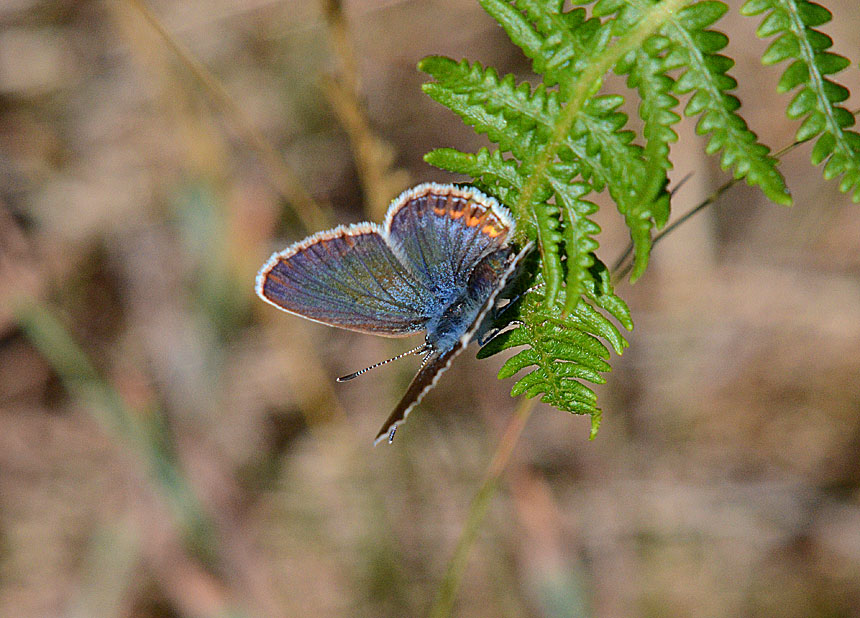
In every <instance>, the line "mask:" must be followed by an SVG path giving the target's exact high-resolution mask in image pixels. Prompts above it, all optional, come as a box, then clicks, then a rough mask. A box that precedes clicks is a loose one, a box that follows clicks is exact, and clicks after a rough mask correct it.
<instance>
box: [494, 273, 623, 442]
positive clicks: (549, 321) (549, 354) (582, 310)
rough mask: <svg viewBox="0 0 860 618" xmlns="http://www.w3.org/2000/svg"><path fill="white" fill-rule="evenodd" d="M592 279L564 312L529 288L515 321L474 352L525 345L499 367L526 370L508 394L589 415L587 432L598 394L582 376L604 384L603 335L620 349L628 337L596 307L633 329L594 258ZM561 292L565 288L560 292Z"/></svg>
mask: <svg viewBox="0 0 860 618" xmlns="http://www.w3.org/2000/svg"><path fill="white" fill-rule="evenodd" d="M593 261H594V263H593V265H592V271H593V275H594V278H592V279H589V281H588V283H587V284H586V292H585V298H582V299H580V300H579V302H578V303H577V305H576V308H575V309H574V311H573V312H571V313H570V314H569V315H567V316H563V315H562V314H561V312H560V311H559V309H558V308H557V307H550V308H548V307H547V306H546V303H545V302H544V294H543V292H542V290H541V289H540V288H539V287H538V288H534V289H532V290H531V291H529V292H527V293H526V294H525V295H524V296H523V297H522V298H521V299H520V300H518V301H517V306H516V317H515V320H514V322H515V323H516V326H515V327H514V328H511V329H510V330H507V331H504V332H503V333H501V334H500V335H498V336H496V337H495V338H493V339H492V340H491V341H490V342H489V343H488V344H487V345H485V346H484V347H483V348H481V350H480V351H479V352H478V358H487V357H489V356H492V355H493V354H497V353H499V352H501V351H503V350H507V349H511V348H518V347H523V346H525V349H523V350H520V351H519V352H517V353H516V354H514V355H513V356H512V357H510V358H509V359H508V360H507V361H505V363H504V365H502V368H501V369H500V370H499V378H500V379H501V378H508V377H512V376H514V375H516V374H517V373H519V372H520V371H523V370H526V369H530V371H528V373H526V374H525V375H524V376H522V377H521V378H520V379H519V380H518V381H517V382H516V383H515V384H514V386H513V388H512V389H511V396H514V397H516V396H518V395H523V394H524V395H526V396H527V397H536V396H538V395H540V396H541V401H543V402H545V403H548V404H550V405H552V406H555V407H557V408H559V409H561V410H567V411H568V412H572V413H574V414H588V415H590V416H591V418H592V437H594V435H595V433H596V431H597V426H598V424H599V421H600V409H599V408H598V407H597V396H596V395H595V393H594V391H592V390H591V389H590V388H589V387H588V386H586V385H585V384H583V383H582V382H581V380H586V381H588V382H591V383H593V384H603V383H604V382H605V381H606V380H605V379H604V378H603V376H602V375H601V373H602V372H606V371H609V369H610V366H609V363H608V362H607V359H608V358H609V349H608V348H607V347H606V346H605V345H604V344H603V343H602V342H601V341H600V339H598V337H600V338H603V339H604V340H606V341H607V342H609V344H610V345H611V346H612V348H613V349H614V350H615V352H616V353H618V354H620V353H621V352H622V351H623V350H624V348H625V347H627V340H626V339H624V337H623V336H622V335H621V333H620V331H619V330H618V328H617V327H616V326H615V325H614V324H613V323H612V322H611V321H610V320H609V319H608V318H607V317H606V316H605V315H604V314H603V313H601V312H600V311H599V310H598V309H597V308H595V305H596V306H597V307H599V308H600V309H602V310H603V311H605V312H607V313H609V314H610V315H612V316H613V317H615V318H616V319H617V320H618V321H619V322H620V323H621V324H622V325H623V326H624V327H625V328H627V329H628V330H630V329H632V328H633V322H632V320H631V319H630V311H629V309H628V308H627V305H626V304H625V303H624V301H623V300H621V299H620V298H619V297H618V296H616V295H615V294H614V293H613V292H612V288H611V284H610V282H609V272H608V270H607V269H606V267H605V266H604V265H603V264H602V263H601V262H600V261H599V260H597V259H596V258H593ZM561 293H562V294H563V293H564V292H561Z"/></svg>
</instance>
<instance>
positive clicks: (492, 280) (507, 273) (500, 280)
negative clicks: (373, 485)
mask: <svg viewBox="0 0 860 618" xmlns="http://www.w3.org/2000/svg"><path fill="white" fill-rule="evenodd" d="M533 247H534V244H533V243H531V242H530V243H528V244H527V245H526V246H525V247H523V249H522V250H521V251H520V252H519V253H517V254H516V255H514V254H513V252H512V251H511V250H510V249H506V250H501V251H497V252H495V253H493V254H491V255H489V256H487V257H486V258H485V259H484V260H482V261H481V262H480V263H479V265H478V266H477V267H476V268H475V272H474V274H473V277H472V284H473V285H475V286H478V287H477V288H476V293H478V294H480V295H482V296H485V298H484V301H483V303H482V304H481V305H480V309H479V310H478V312H477V314H476V315H475V317H474V319H473V321H472V324H471V325H470V326H469V327H468V328H467V329H466V331H465V332H464V333H463V334H462V336H460V338H459V339H458V340H457V341H456V342H455V343H454V344H453V346H452V347H451V348H450V349H448V350H444V349H441V350H434V351H433V352H431V354H430V356H429V357H428V358H427V359H426V360H425V361H424V364H423V365H422V366H421V369H420V370H419V371H418V373H417V374H415V377H414V378H412V382H410V384H409V388H407V389H406V393H404V395H403V397H402V398H401V399H400V401H399V402H398V403H397V405H396V406H395V407H394V410H393V411H392V412H391V414H390V415H389V416H388V418H387V419H386V421H385V423H383V425H382V428H380V430H379V433H378V434H376V438H375V440H374V444H379V443H380V442H381V441H382V440H383V439H385V437H386V436H388V437H389V441H391V440H392V439H393V438H394V431H395V430H396V429H397V426H398V425H400V424H401V423H403V422H404V421H405V420H406V417H407V416H408V415H409V412H411V411H412V408H414V407H415V406H416V405H418V403H420V402H421V399H422V398H423V397H424V395H426V394H427V391H429V390H430V389H431V388H433V387H434V386H435V385H436V382H438V381H439V377H440V376H441V375H442V372H444V371H445V370H446V369H448V367H450V366H451V363H452V362H453V361H454V358H455V357H456V356H457V355H458V354H459V353H460V352H462V351H463V350H464V349H465V348H466V346H468V345H469V343H470V342H471V341H472V340H473V339H474V338H475V334H476V333H477V332H478V329H479V328H480V326H481V322H483V320H484V317H486V315H487V313H488V312H489V311H490V309H492V308H493V305H494V304H495V302H496V298H497V297H498V295H499V293H500V292H501V291H502V290H503V289H504V287H505V285H506V284H507V282H508V281H509V280H510V278H511V276H512V275H513V273H514V271H516V269H517V266H518V265H519V264H520V262H521V261H522V260H523V258H524V257H525V256H526V255H527V254H528V253H529V251H531V250H532V248H533ZM506 252H507V256H506V258H505V254H506Z"/></svg>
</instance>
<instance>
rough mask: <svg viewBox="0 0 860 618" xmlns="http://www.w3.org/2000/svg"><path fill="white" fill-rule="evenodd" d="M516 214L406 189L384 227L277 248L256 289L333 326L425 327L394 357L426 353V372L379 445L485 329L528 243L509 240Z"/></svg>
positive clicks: (364, 226) (454, 193)
mask: <svg viewBox="0 0 860 618" xmlns="http://www.w3.org/2000/svg"><path fill="white" fill-rule="evenodd" d="M514 229H515V223H514V219H513V217H512V216H511V213H510V212H509V211H508V209H507V208H505V207H504V206H501V205H500V204H499V203H498V202H497V201H496V200H495V199H493V198H491V197H488V196H486V195H484V194H483V193H481V192H480V191H478V190H477V189H474V188H471V187H457V186H454V185H449V184H445V185H441V184H436V183H425V184H421V185H418V186H417V187H414V188H412V189H409V190H408V191H405V192H404V193H402V194H401V195H400V196H399V197H398V198H397V199H395V200H394V201H393V202H392V203H391V205H390V206H389V208H388V212H387V213H386V215H385V221H384V222H383V224H382V225H381V226H380V225H377V224H375V223H357V224H354V225H347V226H344V225H341V226H338V227H336V228H334V229H332V230H327V231H324V232H319V233H317V234H314V235H313V236H310V237H308V238H306V239H304V240H301V241H299V242H297V243H295V244H293V245H291V246H290V247H287V248H286V249H284V250H283V251H280V252H278V253H275V254H274V255H272V257H270V258H269V260H268V261H267V262H266V263H265V264H264V265H263V267H262V268H261V269H260V272H259V273H258V274H257V285H256V291H257V295H258V296H259V297H260V298H262V299H263V300H264V301H266V302H267V303H269V304H272V305H274V306H276V307H278V308H279V309H282V310H284V311H287V312H289V313H293V314H295V315H299V316H301V317H303V318H307V319H309V320H313V321H314V322H320V323H322V324H327V325H329V326H337V327H340V328H346V329H349V330H354V331H358V332H362V333H372V334H375V335H382V336H385V337H403V336H407V335H410V334H413V333H417V332H419V331H425V332H426V334H425V337H424V342H423V343H422V344H421V345H419V346H418V347H416V348H414V349H412V350H409V351H407V352H404V353H403V354H400V355H398V356H395V357H394V358H391V359H388V360H386V361H382V362H381V363H376V364H375V365H372V366H371V367H368V368H366V369H362V370H361V371H357V372H355V373H353V374H350V375H348V376H344V377H343V378H339V379H338V381H344V380H349V379H352V378H354V377H357V376H359V375H361V374H362V373H364V372H366V371H368V370H369V369H373V368H374V367H378V366H380V365H383V364H385V363H388V362H390V361H392V360H396V359H398V358H402V357H404V356H407V355H410V354H423V355H424V359H423V361H422V363H421V368H420V369H419V370H418V373H417V374H416V375H415V377H414V378H413V380H412V382H411V384H410V385H409V388H408V389H407V390H406V393H405V394H404V395H403V398H402V399H401V400H400V402H399V403H398V404H397V405H396V406H395V408H394V411H393V412H392V413H391V415H390V416H389V417H388V420H386V421H385V424H384V425H383V426H382V428H381V429H380V431H379V433H378V435H377V436H376V441H375V443H379V441H380V440H382V439H383V438H385V437H386V436H388V441H389V442H391V441H392V440H393V439H394V432H395V431H396V429H397V426H398V425H399V424H400V423H402V422H403V421H404V420H405V419H406V416H407V415H408V414H409V412H410V410H412V408H413V407H414V406H415V405H416V404H417V403H418V402H420V401H421V398H422V397H423V396H424V394H425V393H426V392H427V391H429V390H430V389H431V388H432V387H433V386H434V385H435V384H436V382H437V380H438V379H439V376H440V375H441V374H442V372H443V371H445V370H446V369H447V368H448V367H449V366H450V364H451V362H452V361H453V359H454V357H455V356H457V354H459V353H460V352H461V351H463V349H464V348H465V347H466V346H467V345H468V344H469V343H470V342H471V341H473V340H474V339H476V338H481V337H482V336H483V335H485V334H486V333H487V331H488V329H489V327H490V324H488V322H489V318H488V317H487V315H488V312H489V311H490V310H491V309H493V307H494V305H495V303H496V299H497V297H498V295H499V293H500V292H501V291H502V289H503V288H504V287H505V286H506V284H507V283H508V282H509V280H510V278H511V276H512V274H513V273H514V271H515V269H516V267H517V264H518V263H519V262H520V261H521V259H522V257H523V256H524V255H525V253H526V252H527V251H528V250H529V249H530V247H531V244H529V245H528V246H526V248H524V249H523V250H522V251H520V252H519V253H517V252H516V251H515V250H514V248H513V247H512V246H511V239H512V237H513V233H514Z"/></svg>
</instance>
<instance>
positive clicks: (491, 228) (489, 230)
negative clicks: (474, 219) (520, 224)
mask: <svg viewBox="0 0 860 618" xmlns="http://www.w3.org/2000/svg"><path fill="white" fill-rule="evenodd" d="M504 231H505V229H504V228H500V227H499V226H498V225H494V224H492V223H491V224H489V225H485V226H484V227H483V228H482V229H481V232H483V233H484V234H486V235H487V236H489V237H490V238H495V237H496V236H499V235H501V234H502V232H504Z"/></svg>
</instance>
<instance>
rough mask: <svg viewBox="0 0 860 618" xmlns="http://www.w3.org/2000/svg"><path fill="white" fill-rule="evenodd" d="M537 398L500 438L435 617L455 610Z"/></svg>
mask: <svg viewBox="0 0 860 618" xmlns="http://www.w3.org/2000/svg"><path fill="white" fill-rule="evenodd" d="M535 401H536V399H530V398H527V397H524V398H523V399H521V400H520V403H519V405H518V406H517V409H516V410H515V411H514V415H513V416H512V417H511V420H510V422H509V423H508V426H507V427H506V428H505V433H504V434H503V435H502V438H501V440H499V445H498V446H497V447H496V452H495V453H494V454H493V458H492V460H490V465H489V466H487V473H486V475H485V476H484V482H483V484H482V485H481V488H480V489H479V490H478V492H477V493H476V494H475V497H474V498H473V499H472V504H471V506H470V507H469V514H468V516H467V518H466V525H465V526H464V527H463V533H462V534H461V535H460V540H459V541H457V547H456V549H455V550H454V555H453V556H452V557H451V560H450V562H448V568H447V569H446V570H445V576H444V577H443V578H442V582H441V583H440V585H439V590H438V591H437V593H436V601H435V602H434V603H433V607H432V608H431V610H430V617H431V618H444V617H446V616H450V615H451V610H452V609H453V608H454V601H455V599H456V597H457V590H458V589H459V587H460V581H461V580H462V579H463V572H464V571H465V569H466V562H467V560H468V558H469V550H471V549H472V545H474V544H475V539H476V538H477V537H478V529H479V528H480V526H481V523H482V522H483V521H484V517H485V516H486V515H487V510H488V508H489V506H490V501H491V500H492V498H493V496H495V495H496V490H497V489H498V487H499V477H501V475H502V472H503V471H504V469H505V467H506V466H507V464H508V461H510V458H511V453H512V452H513V450H514V447H515V446H516V444H517V442H518V441H519V438H520V434H522V431H523V428H524V427H525V425H526V422H527V421H528V420H529V416H531V413H532V410H533V409H534V407H535Z"/></svg>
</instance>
